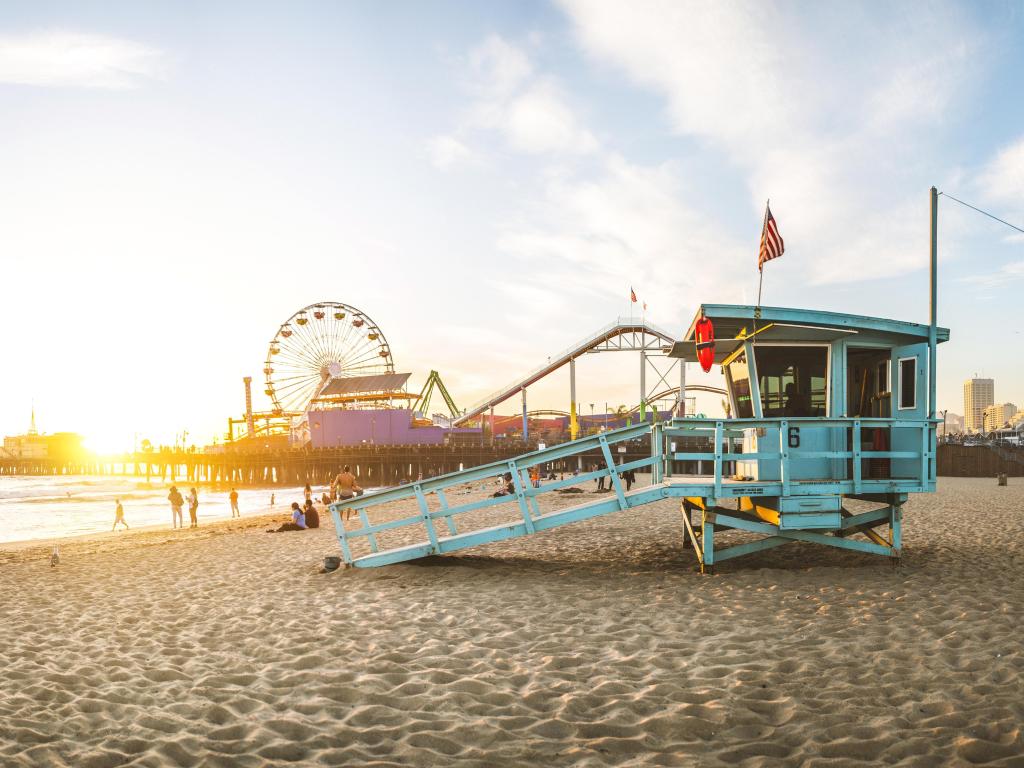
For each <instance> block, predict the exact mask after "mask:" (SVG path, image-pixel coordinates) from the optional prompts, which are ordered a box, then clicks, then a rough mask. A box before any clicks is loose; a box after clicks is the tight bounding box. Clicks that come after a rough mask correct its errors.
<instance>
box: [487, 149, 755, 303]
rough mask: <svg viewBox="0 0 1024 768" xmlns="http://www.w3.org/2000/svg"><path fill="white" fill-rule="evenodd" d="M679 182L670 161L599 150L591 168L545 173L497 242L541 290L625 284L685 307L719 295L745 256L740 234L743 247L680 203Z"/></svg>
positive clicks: (612, 298) (601, 289)
mask: <svg viewBox="0 0 1024 768" xmlns="http://www.w3.org/2000/svg"><path fill="white" fill-rule="evenodd" d="M682 187H683V182H682V180H681V178H680V174H679V173H678V171H677V170H676V169H675V168H673V167H672V166H671V165H670V164H661V165H656V166H643V165H638V164H635V163H632V162H630V161H628V160H626V159H625V158H623V157H622V156H620V155H617V154H614V153H609V154H608V155H606V156H605V157H604V158H603V159H602V161H601V167H600V170H599V172H598V173H596V174H593V175H588V176H585V177H582V178H581V177H578V176H568V175H561V174H552V175H551V176H549V178H548V179H547V181H546V183H545V185H544V194H543V200H542V201H541V204H540V205H539V207H538V208H539V209H538V211H536V212H534V213H533V215H532V216H531V217H530V221H529V222H528V223H522V222H517V223H515V224H514V225H512V226H509V227H507V228H506V229H505V231H504V232H503V233H502V234H501V236H500V237H499V240H498V249H499V250H500V251H502V252H503V253H505V254H506V255H508V256H510V257H513V258H515V259H517V260H519V261H520V262H523V263H524V269H523V273H524V274H533V275H537V276H538V279H539V280H540V281H542V282H543V284H544V285H546V286H547V291H548V294H547V298H550V292H551V291H557V292H558V293H559V294H560V295H562V296H571V297H574V298H575V299H578V300H580V301H591V302H603V303H606V304H608V305H610V306H616V305H615V302H616V301H617V300H618V299H622V298H624V297H626V296H628V287H629V285H630V284H632V285H633V286H635V287H636V288H637V290H638V292H639V293H640V294H641V298H642V299H643V300H647V301H648V302H649V305H650V306H651V307H652V308H655V307H657V311H660V312H662V313H665V312H666V310H667V309H668V308H671V311H673V312H674V311H676V310H677V309H678V308H681V307H682V308H686V311H688V310H689V308H691V307H692V306H694V305H695V304H696V303H698V302H699V301H700V300H702V299H704V300H707V299H708V297H713V296H721V295H723V294H724V293H725V291H726V289H727V288H728V287H729V286H730V285H731V282H730V277H729V276H730V275H735V274H737V272H738V270H740V269H741V265H743V264H746V266H747V270H746V272H748V273H749V272H750V268H749V267H750V263H752V262H751V258H752V257H751V247H749V246H750V244H747V245H748V247H747V248H746V249H744V248H743V247H742V246H741V244H740V243H738V242H736V241H735V240H734V239H733V238H731V237H730V236H729V235H728V234H725V233H724V231H723V228H722V227H720V226H716V224H715V222H714V221H713V220H709V219H708V218H707V217H706V216H704V215H702V214H700V213H698V212H696V211H694V210H693V209H692V208H691V207H689V206H688V205H686V204H685V203H684V202H683V199H682V195H681V192H682ZM744 260H745V261H744ZM748 262H749V263H748ZM733 288H734V285H733ZM509 289H510V290H511V291H512V292H513V293H516V294H518V293H519V290H518V288H517V287H516V286H514V285H513V286H510V287H509ZM525 295H529V294H525ZM544 298H545V297H539V298H538V303H542V302H543V301H544ZM570 303H575V301H574V300H570ZM549 308H550V307H549ZM534 309H535V312H534V315H536V312H542V311H543V308H542V307H535V308H534ZM561 311H562V308H561V305H558V306H557V307H556V308H555V311H554V314H553V316H552V319H553V320H554V319H555V316H554V315H557V313H559V312H561ZM663 316H664V315H663Z"/></svg>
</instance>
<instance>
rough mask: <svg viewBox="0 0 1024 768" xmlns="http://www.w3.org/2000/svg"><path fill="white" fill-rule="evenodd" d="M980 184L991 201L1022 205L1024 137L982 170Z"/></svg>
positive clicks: (1006, 148) (1005, 149)
mask: <svg viewBox="0 0 1024 768" xmlns="http://www.w3.org/2000/svg"><path fill="white" fill-rule="evenodd" d="M979 184H980V185H981V187H982V190H983V192H984V194H985V196H986V197H987V198H989V199H990V200H994V201H998V202H1008V203H1017V204H1020V202H1021V199H1022V198H1024V137H1022V138H1020V139H1019V140H1018V141H1016V142H1015V143H1013V144H1011V145H1009V146H1007V147H1004V148H1003V149H1001V150H1000V151H999V152H998V153H996V156H995V157H994V158H993V159H992V160H991V161H990V162H989V163H988V165H987V166H986V167H985V168H984V169H983V170H982V173H981V177H980V179H979Z"/></svg>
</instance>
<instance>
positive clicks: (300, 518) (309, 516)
mask: <svg viewBox="0 0 1024 768" xmlns="http://www.w3.org/2000/svg"><path fill="white" fill-rule="evenodd" d="M303 494H304V495H305V497H306V499H305V502H304V503H303V504H302V506H299V502H297V501H293V502H292V506H291V517H290V519H289V520H288V521H287V522H284V523H282V524H281V525H280V527H278V528H270V529H268V530H267V533H284V532H285V531H304V530H306V529H308V528H319V527H320V513H319V512H318V511H317V508H316V504H314V503H313V488H312V487H311V486H310V485H309V484H308V483H307V484H306V487H305V488H304V489H303ZM362 495H363V489H362V488H360V487H359V483H358V482H356V476H355V475H353V474H352V472H351V470H350V469H349V467H348V465H345V468H344V469H343V470H342V471H341V472H339V473H338V475H337V477H335V478H334V481H333V482H332V483H331V489H330V493H327V491H324V493H323V495H322V496H321V497H320V503H321V504H323V505H324V507H326V506H327V505H328V504H330V503H332V502H334V501H345V500H346V499H352V498H355V497H356V496H362Z"/></svg>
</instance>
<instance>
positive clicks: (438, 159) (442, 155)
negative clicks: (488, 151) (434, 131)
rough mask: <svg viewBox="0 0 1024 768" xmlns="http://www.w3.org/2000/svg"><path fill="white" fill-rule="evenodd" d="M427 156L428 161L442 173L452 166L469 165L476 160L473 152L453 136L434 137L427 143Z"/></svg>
mask: <svg viewBox="0 0 1024 768" xmlns="http://www.w3.org/2000/svg"><path fill="white" fill-rule="evenodd" d="M427 154H428V155H429V156H430V161H431V162H432V163H433V164H434V165H435V166H436V167H437V168H440V169H441V170H442V171H446V170H448V169H449V168H451V167H452V166H453V165H458V164H460V163H470V162H473V161H474V160H475V159H476V155H475V154H474V152H473V150H471V149H470V148H469V147H467V146H466V145H465V144H463V143H462V142H461V141H459V140H458V139H457V138H455V137H454V136H435V137H433V138H432V139H429V140H428V141H427Z"/></svg>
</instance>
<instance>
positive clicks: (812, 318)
mask: <svg viewBox="0 0 1024 768" xmlns="http://www.w3.org/2000/svg"><path fill="white" fill-rule="evenodd" d="M936 222H937V192H936V189H935V188H934V187H933V188H932V189H931V261H930V264H931V270H930V277H931V281H930V288H931V297H930V298H931V304H930V322H929V324H928V325H920V324H917V323H909V322H903V321H898V320H890V319H884V318H877V317H866V316H861V315H852V314H839V313H835V312H824V311H815V310H807V309H794V308H785V307H765V306H760V305H758V306H742V305H728V304H705V305H703V306H701V307H700V308H699V310H698V312H697V313H696V316H695V317H694V320H693V322H692V323H691V325H690V327H689V329H688V331H687V332H686V334H685V335H684V337H683V339H682V340H681V341H678V342H673V343H672V346H671V351H670V355H671V356H672V357H673V358H675V359H676V360H678V361H679V368H680V370H679V374H680V391H681V392H682V391H685V388H686V385H685V375H686V363H687V362H698V363H700V365H701V367H702V368H703V370H704V371H709V370H710V369H711V368H712V366H713V365H719V366H721V368H722V372H723V373H724V375H725V379H726V385H727V389H728V396H729V406H730V408H729V414H727V417H726V418H711V419H709V418H703V417H687V416H685V415H684V414H682V413H679V414H676V415H675V416H674V417H673V418H671V419H670V420H668V421H663V422H662V421H657V420H655V421H654V423H646V422H643V423H641V424H639V425H636V426H627V427H625V428H622V429H618V430H613V431H610V432H606V433H603V434H598V435H591V436H587V437H583V438H581V439H578V440H573V441H570V442H567V443H563V444H561V445H555V446H552V447H549V448H544V449H542V450H539V451H534V452H532V453H527V454H524V455H522V456H519V457H516V458H514V459H510V460H507V461H500V462H495V463H492V464H487V465H484V466H479V467H474V468H471V469H466V470H464V471H461V472H455V473H452V474H448V475H444V476H441V477H436V478H429V479H424V480H420V481H418V482H415V483H410V484H407V485H401V486H398V487H394V488H390V489H386V490H383V491H380V492H378V493H373V494H368V495H366V496H362V497H359V498H357V499H354V500H352V499H350V500H346V501H339V502H337V503H334V504H332V505H331V506H330V510H331V515H332V518H333V521H334V527H335V531H336V533H337V537H338V543H339V545H340V547H341V552H342V558H343V560H344V562H345V564H346V565H352V566H357V567H372V566H380V565H387V564H390V563H398V562H402V561H406V560H413V559H417V558H421V557H427V556H430V555H442V554H447V553H450V552H455V551H458V550H461V549H465V548H467V547H473V546H477V545H480V544H487V543H491V542H497V541H502V540H506V539H512V538H516V537H520V536H528V535H531V534H533V533H536V532H538V531H543V530H548V529H553V528H558V527H560V526H564V525H567V524H569V523H574V522H578V521H581V520H587V519H590V518H594V517H598V516H602V515H607V514H612V513H614V512H619V511H623V510H629V509H633V508H636V507H642V506H644V505H647V504H650V503H653V502H658V501H662V500H666V499H678V500H679V504H680V513H681V526H680V529H681V533H682V537H683V541H684V543H686V542H688V543H689V544H690V545H692V547H693V549H694V551H695V553H696V556H697V561H698V563H699V565H700V568H701V571H702V572H704V571H705V570H708V569H710V568H713V567H714V565H715V564H716V563H718V562H721V561H724V560H728V559H731V558H735V557H739V556H742V555H748V554H752V553H755V552H759V551H764V550H768V549H772V548H775V547H779V546H782V545H785V544H790V543H792V542H796V541H799V542H807V543H814V544H822V545H826V546H830V547H835V548H838V549H846V550H854V551H858V552H865V553H871V554H878V555H883V556H886V557H890V558H893V559H894V560H898V559H899V557H900V554H901V550H902V526H903V505H904V504H905V503H906V501H907V499H908V498H909V494H911V493H927V492H933V491H934V490H935V480H936V433H935V430H936V424H937V423H938V420H937V419H936V418H935V391H936V387H935V367H936V366H935V361H936V355H935V353H936V346H937V344H938V343H940V342H944V341H947V340H948V339H949V330H948V329H945V328H939V327H938V325H937V322H936V263H937V259H936V231H937V223H936ZM644 332H645V331H644ZM598 343H604V342H602V341H599V342H598ZM573 359H574V356H573V355H571V354H570V355H567V356H564V359H563V360H562V361H560V362H559V363H558V364H562V362H569V363H570V364H571V363H572V360H573ZM527 378H528V379H529V378H531V377H527ZM526 383H528V381H527V380H524V381H523V382H521V383H520V387H521V389H522V390H523V391H525V386H526ZM515 391H516V390H515V387H511V388H507V389H506V390H503V391H501V392H499V393H497V394H496V395H495V396H494V397H493V398H492V399H491V400H489V401H487V402H485V403H483V404H481V405H479V406H477V407H476V408H474V409H473V410H472V411H471V412H470V413H473V412H475V413H482V412H483V410H485V409H486V408H488V407H489V403H494V402H500V401H501V398H507V397H511V396H512V395H513V394H515ZM573 400H575V397H574V398H573ZM524 411H525V395H524ZM468 415H469V414H467V417H468ZM730 416H731V418H730ZM640 438H644V439H648V440H649V442H650V456H649V457H646V458H642V459H637V460H632V461H627V462H622V463H616V460H615V453H613V452H622V451H624V449H625V444H626V443H628V442H632V441H635V440H637V439H640ZM693 447H696V448H697V450H695V451H694V450H684V448H693ZM595 452H596V453H598V455H600V456H601V457H602V459H603V461H602V462H601V464H600V465H599V466H598V467H597V468H596V469H595V470H594V471H591V472H583V473H581V474H578V475H570V476H568V477H565V478H564V479H560V480H554V481H552V482H548V483H546V484H541V483H539V482H536V481H534V482H531V480H530V476H531V474H532V473H534V472H537V471H538V470H540V471H543V470H544V469H551V468H552V467H553V465H554V464H556V463H558V464H559V465H561V466H564V465H565V463H566V460H571V461H570V462H569V464H570V465H571V464H574V463H576V461H578V458H579V457H581V456H582V455H583V454H588V453H589V454H590V455H591V456H592V455H593V454H594V453H595ZM709 469H710V471H708V470H709ZM631 470H632V471H635V470H641V471H646V472H649V473H650V482H649V484H647V485H641V486H639V487H636V488H632V489H629V490H627V489H626V487H625V486H624V483H623V481H622V480H621V477H622V474H623V473H625V472H628V471H631ZM497 478H501V483H502V484H503V486H505V487H507V488H508V490H509V491H510V492H509V493H507V494H501V495H499V494H495V495H494V496H493V497H492V496H487V497H485V498H482V499H480V498H478V499H476V500H471V501H458V502H456V501H454V500H452V499H449V498H448V497H447V496H446V495H445V494H446V492H452V491H455V492H459V491H456V489H457V488H459V487H460V486H461V487H462V488H464V487H465V484H466V483H472V482H477V481H480V480H493V479H497ZM595 479H600V480H608V481H609V484H610V486H611V489H612V492H611V493H610V494H608V495H598V496H592V495H591V494H586V495H585V496H580V497H579V498H580V499H581V500H582V503H579V504H577V505H575V506H570V507H562V508H558V507H557V506H556V507H555V508H549V509H547V510H544V511H542V509H541V507H540V502H539V500H540V499H541V498H542V497H544V496H545V495H547V494H551V493H553V492H557V491H559V490H562V489H565V488H568V487H569V486H577V485H579V484H581V483H586V482H587V481H590V480H595ZM602 485H603V483H602ZM547 498H552V497H551V496H548V497H547ZM403 499H415V501H416V506H417V512H416V513H415V514H413V515H408V516H404V517H400V518H399V519H382V520H377V521H371V520H370V516H369V514H368V512H369V511H370V510H375V509H379V508H380V507H381V505H384V504H387V503H389V502H393V501H399V500H403ZM484 510H486V513H485V514H484V516H483V518H481V516H480V515H479V514H469V515H467V514H466V513H480V512H483V511H484ZM342 513H344V514H345V517H346V518H351V517H352V516H353V515H354V516H355V520H354V521H353V523H352V524H351V527H350V525H349V524H347V523H346V522H345V521H344V520H343V519H342ZM457 520H458V522H457ZM628 520H629V522H630V524H636V525H640V524H642V521H643V518H642V517H640V516H636V515H634V516H631V517H630V518H628ZM441 526H443V528H441ZM402 529H405V530H406V531H408V532H415V531H423V532H424V533H425V538H420V540H419V541H417V542H416V543H413V544H407V543H405V542H406V541H408V538H406V539H405V541H401V540H400V541H398V542H396V543H398V544H399V546H391V547H390V548H387V547H385V546H383V542H382V539H387V538H388V537H390V536H391V535H392V533H393V532H394V531H398V530H402ZM723 531H738V532H743V533H746V534H755V535H759V536H760V537H761V538H751V537H749V536H746V537H740V538H739V539H736V538H731V539H726V541H725V542H724V543H727V544H729V546H727V547H726V548H724V549H723V548H721V546H720V545H719V544H718V543H717V542H718V538H717V537H718V536H719V535H720V533H721V532H723Z"/></svg>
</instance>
